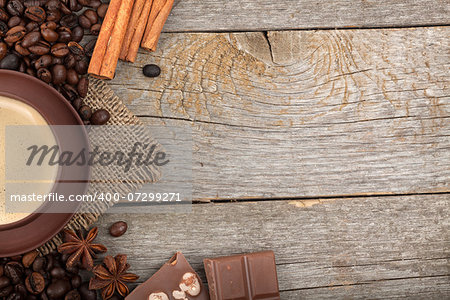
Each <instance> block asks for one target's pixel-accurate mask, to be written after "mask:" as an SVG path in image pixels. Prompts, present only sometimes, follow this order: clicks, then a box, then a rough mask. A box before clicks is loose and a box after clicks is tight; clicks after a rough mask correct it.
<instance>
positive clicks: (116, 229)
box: [109, 221, 128, 237]
mask: <svg viewBox="0 0 450 300" xmlns="http://www.w3.org/2000/svg"><path fill="white" fill-rule="evenodd" d="M127 229H128V224H127V223H125V222H123V221H119V222H116V223H114V224H112V225H111V227H110V228H109V234H111V235H112V236H114V237H119V236H122V235H123V234H124V233H125V232H126V231H127Z"/></svg>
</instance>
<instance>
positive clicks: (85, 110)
mask: <svg viewBox="0 0 450 300" xmlns="http://www.w3.org/2000/svg"><path fill="white" fill-rule="evenodd" d="M78 112H79V113H80V117H81V118H82V119H83V120H89V119H90V118H91V116H92V110H91V108H90V107H89V106H87V105H83V106H81V107H80V109H79V110H78Z"/></svg>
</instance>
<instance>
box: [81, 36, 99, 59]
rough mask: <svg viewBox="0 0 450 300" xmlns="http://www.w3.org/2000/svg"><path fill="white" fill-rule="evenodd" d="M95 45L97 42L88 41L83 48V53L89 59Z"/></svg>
mask: <svg viewBox="0 0 450 300" xmlns="http://www.w3.org/2000/svg"><path fill="white" fill-rule="evenodd" d="M96 43H97V40H90V41H89V42H88V43H87V44H86V45H85V46H84V51H85V52H86V55H87V56H89V57H91V56H92V53H93V52H94V49H95V44H96Z"/></svg>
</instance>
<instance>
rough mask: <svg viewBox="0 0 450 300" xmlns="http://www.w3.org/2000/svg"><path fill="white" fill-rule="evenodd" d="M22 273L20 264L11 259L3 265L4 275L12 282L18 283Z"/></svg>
mask: <svg viewBox="0 0 450 300" xmlns="http://www.w3.org/2000/svg"><path fill="white" fill-rule="evenodd" d="M23 274H24V269H23V266H22V264H20V263H18V262H16V261H11V262H9V263H7V264H6V265H5V275H6V277H8V278H9V279H11V282H12V283H13V284H18V283H19V282H20V281H21V280H22V276H23Z"/></svg>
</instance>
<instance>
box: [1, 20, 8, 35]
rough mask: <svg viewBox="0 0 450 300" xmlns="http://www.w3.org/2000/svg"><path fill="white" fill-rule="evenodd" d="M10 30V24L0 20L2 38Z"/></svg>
mask: <svg viewBox="0 0 450 300" xmlns="http://www.w3.org/2000/svg"><path fill="white" fill-rule="evenodd" d="M8 30H9V28H8V25H7V24H6V23H5V22H3V21H0V38H1V37H3V36H4V35H5V34H6V32H8Z"/></svg>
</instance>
